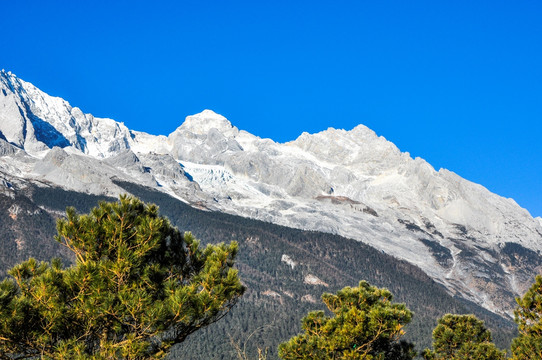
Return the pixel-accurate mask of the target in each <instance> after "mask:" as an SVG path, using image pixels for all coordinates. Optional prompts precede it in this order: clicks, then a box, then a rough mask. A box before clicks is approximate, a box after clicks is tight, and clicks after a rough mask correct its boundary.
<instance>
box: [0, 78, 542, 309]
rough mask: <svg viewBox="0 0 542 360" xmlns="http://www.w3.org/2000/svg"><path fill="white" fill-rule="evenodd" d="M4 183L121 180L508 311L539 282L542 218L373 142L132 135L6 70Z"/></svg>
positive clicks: (220, 120) (357, 137)
mask: <svg viewBox="0 0 542 360" xmlns="http://www.w3.org/2000/svg"><path fill="white" fill-rule="evenodd" d="M0 177H1V178H2V179H1V180H2V184H3V186H4V191H9V189H10V187H13V186H15V185H13V184H21V183H24V181H32V182H34V183H36V184H41V186H47V184H55V185H59V186H62V187H64V188H66V189H70V190H76V191H80V192H90V193H94V194H111V195H113V194H118V193H119V192H122V190H121V189H120V188H118V187H117V185H115V183H114V180H115V179H121V180H124V181H131V182H135V183H138V184H143V185H147V186H150V187H153V188H156V189H159V190H161V191H164V192H167V193H169V194H172V195H174V196H176V197H177V198H179V199H181V200H183V201H185V202H187V203H190V204H193V205H194V206H198V207H204V208H207V209H211V210H218V211H223V212H228V213H233V214H238V215H242V216H246V217H251V218H256V219H260V220H265V221H269V222H273V223H277V224H280V225H286V226H290V227H295V228H301V229H311V230H319V231H325V232H331V233H337V234H340V235H343V236H346V237H350V238H353V239H357V240H360V241H363V242H365V243H367V244H370V245H372V246H374V247H375V248H378V249H380V250H382V251H384V252H386V253H389V254H392V255H394V256H396V257H398V258H401V259H404V260H407V261H408V262H410V263H413V264H415V265H417V266H419V267H420V268H421V269H423V270H424V271H425V272H426V273H427V274H429V275H430V276H431V277H432V278H434V279H435V280H436V281H438V282H440V283H442V284H443V285H444V286H446V287H447V288H448V290H449V291H450V292H451V293H453V294H457V295H458V296H461V297H464V298H466V299H469V300H472V301H474V302H476V303H478V304H481V305H482V306H484V307H486V308H487V309H489V310H492V311H494V312H498V313H501V314H504V313H510V310H511V308H512V307H513V306H514V304H513V297H514V296H517V295H518V294H520V293H522V292H523V291H525V289H526V288H527V287H528V286H529V285H530V284H531V282H532V278H533V277H534V275H535V274H536V273H540V271H541V270H542V257H541V256H540V255H539V252H540V251H541V250H542V219H541V218H536V219H534V218H533V217H532V216H530V214H529V213H528V212H527V211H526V210H525V209H522V208H521V207H520V206H518V205H517V204H516V203H515V202H514V201H513V200H512V199H505V198H503V197H500V196H498V195H496V194H493V193H491V192H489V191H488V190H487V189H485V188H484V187H483V186H481V185H477V184H474V183H472V182H469V181H467V180H465V179H463V178H461V177H459V176H458V175H456V174H454V173H453V172H450V171H448V170H444V169H441V170H439V171H436V170H435V169H433V167H432V166H431V165H430V164H428V163H427V162H426V161H424V160H423V159H420V158H416V159H413V158H411V157H410V155H409V154H408V153H404V152H401V151H400V150H399V149H398V148H397V147H396V146H395V145H394V144H392V143H391V142H389V141H387V140H386V139H385V138H383V137H381V136H377V135H376V134H375V133H374V132H373V131H372V130H370V129H368V128H367V127H365V126H363V125H359V126H357V127H355V128H354V129H352V130H350V131H346V130H337V129H332V128H330V129H328V130H326V131H323V132H320V133H317V134H307V133H303V134H301V136H299V138H297V139H296V140H295V141H291V142H288V143H284V144H282V143H276V142H274V141H272V140H270V139H261V138H259V137H257V136H254V135H252V134H250V133H248V132H246V131H243V130H239V129H237V128H236V127H234V126H232V124H231V123H230V122H229V121H228V120H227V119H226V118H225V117H223V116H221V115H218V114H216V113H214V112H213V111H210V110H205V111H203V112H201V113H200V114H197V115H193V116H188V117H187V118H186V120H185V121H184V122H183V123H182V125H181V126H179V128H177V129H176V130H175V131H174V132H173V133H171V134H169V136H167V137H166V136H153V135H149V134H146V133H142V132H137V131H132V130H130V129H128V128H127V127H126V126H125V125H124V124H122V123H118V122H115V121H114V120H111V119H100V118H95V117H93V116H92V115H90V114H84V113H83V112H82V111H81V110H80V109H79V108H77V107H72V106H70V104H69V103H68V102H66V101H65V100H63V99H60V98H55V97H51V96H49V95H47V94H45V93H43V92H42V91H40V90H39V89H37V88H36V87H35V86H33V85H32V84H30V83H28V82H25V81H23V80H21V79H18V78H17V77H16V76H15V75H13V74H11V73H9V72H5V71H3V70H2V71H1V72H0Z"/></svg>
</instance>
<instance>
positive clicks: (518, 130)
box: [0, 0, 542, 216]
mask: <svg viewBox="0 0 542 360" xmlns="http://www.w3.org/2000/svg"><path fill="white" fill-rule="evenodd" d="M0 10H1V12H2V16H1V17H0V19H1V20H0V68H5V69H6V70H11V71H12V72H14V73H15V74H16V75H18V76H19V77H21V78H22V79H24V80H27V81H30V82H32V83H33V84H35V85H36V86H38V87H39V88H41V89H42V90H44V91H46V92H48V93H50V94H51V95H55V96H61V97H63V98H65V99H66V100H68V101H69V102H70V103H71V104H72V105H73V106H78V107H80V108H82V109H83V111H85V112H90V113H92V114H94V115H95V116H100V117H111V118H113V119H115V120H117V121H122V122H124V123H125V124H126V125H127V126H128V127H129V128H132V129H135V130H140V131H146V132H149V133H152V134H169V133H170V132H172V131H173V130H174V129H175V128H176V127H178V126H179V125H180V124H181V123H182V121H183V120H184V117H185V116H186V115H189V114H193V113H197V112H200V111H201V110H203V109H206V108H208V109H213V110H214V111H216V112H218V113H221V114H223V115H225V116H226V117H227V118H229V119H230V120H231V121H232V123H233V124H234V125H235V126H237V127H239V128H241V129H245V130H247V131H249V132H251V133H254V134H256V135H258V136H261V137H269V138H272V139H274V140H275V141H280V142H284V141H288V140H293V139H295V138H296V137H297V136H299V135H300V134H301V132H303V131H307V132H311V133H313V132H318V131H321V130H324V129H326V128H328V127H334V128H344V129H351V128H353V127H354V126H355V125H357V124H360V123H362V124H365V125H367V126H368V127H370V128H371V129H373V130H374V131H376V133H377V134H379V135H382V136H384V137H386V138H387V139H388V140H390V141H392V142H394V143H395V144H396V145H397V146H398V147H399V148H400V149H401V150H402V151H408V152H410V153H411V155H412V156H420V157H422V158H424V159H426V160H427V161H428V162H429V163H431V164H432V165H433V166H434V167H435V168H436V169H439V168H441V167H444V168H447V169H449V170H452V171H454V172H456V173H458V174H459V175H461V176H463V177H465V178H467V179H469V180H471V181H474V182H476V183H480V184H482V185H484V186H486V187H487V188H488V189H490V190H491V191H493V192H496V193H498V194H500V195H502V196H505V197H512V198H514V199H515V200H516V201H517V202H518V203H519V204H520V205H521V206H523V207H525V208H527V209H528V210H529V211H530V212H531V214H532V215H534V216H542V179H541V178H542V156H541V151H540V150H541V149H542V141H541V136H542V2H541V1H538V0H533V1H520V0H518V1H500V0H491V1H433V0H428V1H415V0H413V1H376V0H375V1H363V0H356V1H341V0H337V1H318V0H312V1H292V0H290V1H281V0H274V1H235V0H228V1H223V0H217V1H204V0H199V1H153V2H150V1H149V2H147V1H145V2H143V1H137V0H132V1H99V0H97V1H88V2H87V1H85V2H83V1H25V0H19V1H3V2H2V4H1V5H0Z"/></svg>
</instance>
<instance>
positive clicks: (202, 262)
mask: <svg viewBox="0 0 542 360" xmlns="http://www.w3.org/2000/svg"><path fill="white" fill-rule="evenodd" d="M57 230H58V236H57V237H56V240H57V241H58V242H60V243H61V244H63V245H65V246H66V248H68V249H69V250H70V251H71V252H72V253H73V255H74V257H75V259H76V260H75V264H74V265H73V266H70V267H65V266H64V265H63V264H62V263H61V262H60V261H59V260H53V261H51V262H37V261H36V260H33V259H30V260H28V261H25V262H23V263H21V264H19V265H16V266H15V267H13V268H12V269H11V270H10V272H9V274H10V275H11V278H9V279H6V280H4V281H2V282H1V283H0V359H24V358H30V359H32V358H36V359H37V358H41V359H96V360H98V359H162V358H165V357H166V356H167V355H168V353H169V352H170V350H171V347H172V346H173V345H175V344H177V343H181V342H183V341H184V340H185V339H186V338H187V336H188V335H190V334H191V333H193V332H196V331H198V330H200V329H202V328H204V327H206V326H207V325H209V324H211V323H214V322H216V321H218V320H220V319H221V318H223V317H224V315H225V314H226V313H227V312H228V311H229V310H230V309H231V308H232V307H233V306H234V305H235V304H236V302H237V301H238V300H239V299H240V298H241V296H242V295H243V293H244V292H245V286H244V285H243V284H242V283H241V280H240V279H239V276H238V273H237V270H236V269H234V260H235V258H236V256H237V251H238V246H237V243H235V242H231V243H229V244H223V243H221V244H218V245H212V244H209V245H207V246H205V247H202V246H201V245H200V242H199V241H197V240H196V239H195V238H194V237H193V236H192V235H191V234H190V233H185V234H181V233H180V232H179V230H178V229H177V228H175V227H174V226H172V225H171V224H170V222H169V220H168V219H166V218H165V217H163V216H160V215H159V214H158V209H157V207H156V206H155V205H152V204H146V203H143V202H142V201H141V200H139V199H137V198H134V197H127V196H122V197H121V198H120V199H119V201H118V202H102V203H100V205H99V206H98V207H96V208H94V209H92V210H91V211H90V213H89V214H86V215H79V214H77V213H76V212H75V210H74V209H73V208H71V209H68V210H67V214H66V218H64V219H60V220H59V221H58V224H57ZM541 288H542V278H540V277H537V279H536V282H535V284H534V285H533V287H532V288H531V289H530V290H529V291H528V292H527V294H525V296H524V297H523V298H521V299H518V309H517V310H516V313H515V315H516V322H517V324H518V329H519V336H518V337H517V338H516V339H514V341H513V343H512V349H511V353H512V356H513V358H514V359H536V358H542V353H541V348H542V346H541V338H542V334H541V329H542V324H541V320H540V318H541V314H542V309H541V307H542V305H541V304H542V289H541ZM322 300H323V302H324V304H325V305H326V307H327V308H328V312H327V313H326V312H323V311H317V312H310V313H309V314H308V315H307V316H306V317H305V318H303V320H302V330H303V333H301V334H299V335H297V336H294V337H292V338H291V339H290V340H289V341H287V342H284V343H283V344H281V345H280V346H279V356H280V357H281V358H282V359H368V360H369V359H411V358H413V357H414V356H416V352H415V350H414V345H413V344H412V343H410V342H408V341H405V340H404V339H403V338H404V335H405V325H406V324H408V323H409V322H410V321H411V319H412V316H413V314H412V312H411V311H410V310H409V309H408V308H407V307H406V306H405V305H403V304H397V303H394V302H393V296H392V294H391V292H390V291H388V290H386V289H379V288H377V287H374V286H372V285H370V284H369V283H367V282H365V281H361V282H360V283H359V285H358V286H357V287H354V288H350V287H346V288H344V289H342V290H339V291H338V292H337V293H336V294H327V293H326V294H324V295H323V296H322ZM422 355H423V357H424V358H425V359H470V358H472V359H505V358H506V355H505V352H503V351H501V350H499V349H497V348H496V346H495V345H494V344H493V343H492V342H491V334H490V333H489V331H488V330H487V329H486V328H485V326H484V323H483V322H482V321H480V320H478V319H477V318H476V317H474V316H473V315H445V316H444V317H442V318H441V319H440V320H439V322H438V325H437V327H436V328H435V330H434V332H433V348H432V349H426V350H424V351H423V353H422ZM264 356H265V352H263V351H262V352H260V357H264Z"/></svg>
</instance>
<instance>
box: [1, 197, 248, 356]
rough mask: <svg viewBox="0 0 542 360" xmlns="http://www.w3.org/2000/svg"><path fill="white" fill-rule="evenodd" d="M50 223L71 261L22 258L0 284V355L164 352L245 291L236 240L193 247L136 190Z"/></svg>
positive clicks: (214, 317) (192, 241) (187, 236)
mask: <svg viewBox="0 0 542 360" xmlns="http://www.w3.org/2000/svg"><path fill="white" fill-rule="evenodd" d="M57 228H58V237H57V240H58V241H60V242H62V243H63V244H65V245H66V246H67V247H68V248H69V249H70V250H72V251H73V253H74V256H75V265H74V266H71V267H68V268H64V267H63V266H62V264H61V262H60V261H59V260H53V261H52V262H51V263H45V262H42V263H38V262H36V261H35V260H34V259H30V260H28V261H26V262H24V263H22V264H19V265H17V266H15V267H14V268H13V269H12V270H11V271H10V275H11V276H12V277H13V278H12V279H7V280H4V281H3V282H1V283H0V359H20V358H40V359H55V360H59V359H66V360H67V359H70V360H74V359H75V360H77V359H80V360H83V359H93V360H102V359H103V360H105V359H162V358H164V357H165V356H166V355H167V353H168V351H169V349H170V347H171V346H172V345H174V344H176V343H179V342H182V341H183V340H184V339H185V338H186V337H187V336H188V335H190V334H191V333H193V332H194V331H196V330H198V329H200V328H202V327H204V326H206V325H209V324H210V323H212V322H214V321H217V320H218V319H220V318H221V317H222V316H223V315H224V314H225V313H226V312H227V311H228V310H229V309H230V308H231V307H232V306H233V305H234V304H235V303H236V300H237V299H238V298H239V297H240V296H241V295H242V294H243V291H244V287H243V286H242V285H241V283H240V280H239V277H238V275H237V271H236V270H235V269H233V263H234V258H235V256H236V253H237V244H236V243H231V244H229V245H224V244H219V245H209V246H207V247H205V248H200V247H199V244H198V241H197V240H195V239H194V238H193V237H192V235H191V234H189V233H186V234H184V235H183V234H181V233H180V232H179V231H178V230H177V229H176V228H174V227H172V226H171V225H170V223H169V221H168V220H167V219H166V218H164V217H161V216H159V214H158V208H157V207H156V206H155V205H149V204H145V203H143V202H141V201H140V200H138V199H136V198H132V197H127V196H121V197H120V200H119V201H118V202H112V203H105V202H102V203H100V205H99V206H98V207H96V208H94V209H93V210H92V211H91V212H90V213H89V214H88V215H78V214H76V212H75V210H74V209H68V210H67V217H66V218H65V219H62V220H59V221H58V224H57Z"/></svg>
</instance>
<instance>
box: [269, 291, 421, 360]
mask: <svg viewBox="0 0 542 360" xmlns="http://www.w3.org/2000/svg"><path fill="white" fill-rule="evenodd" d="M322 300H323V302H324V303H325V304H326V306H327V307H328V309H329V310H330V311H331V313H332V314H333V316H331V317H330V316H327V315H325V314H324V312H323V311H314V312H310V313H309V314H308V315H307V316H306V317H305V318H303V320H302V328H303V330H304V333H302V334H300V335H297V336H295V337H293V338H291V339H290V340H289V341H288V342H286V343H283V344H281V345H280V346H279V356H280V357H281V358H282V359H321V360H325V359H366V360H372V359H374V360H377V359H378V360H403V359H405V360H406V359H412V358H413V357H414V356H415V352H414V350H413V348H414V346H413V345H412V344H410V343H407V342H405V341H401V340H400V339H401V337H402V336H403V335H404V333H405V332H404V330H403V328H404V326H405V325H406V324H408V323H409V322H410V320H411V318H412V313H411V312H410V311H409V310H408V309H407V308H406V306H405V305H404V304H396V303H393V302H392V300H393V296H392V294H391V293H390V291H388V290H387V289H379V288H377V287H374V286H371V285H369V283H367V282H366V281H361V282H360V283H359V286H358V287H354V288H351V287H346V288H344V289H342V290H340V291H338V292H337V294H336V295H333V294H328V293H326V294H323V295H322Z"/></svg>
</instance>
